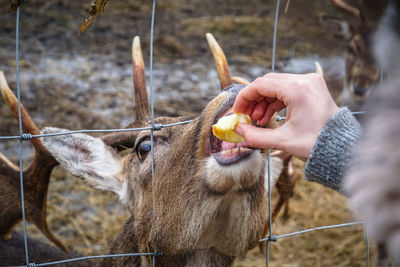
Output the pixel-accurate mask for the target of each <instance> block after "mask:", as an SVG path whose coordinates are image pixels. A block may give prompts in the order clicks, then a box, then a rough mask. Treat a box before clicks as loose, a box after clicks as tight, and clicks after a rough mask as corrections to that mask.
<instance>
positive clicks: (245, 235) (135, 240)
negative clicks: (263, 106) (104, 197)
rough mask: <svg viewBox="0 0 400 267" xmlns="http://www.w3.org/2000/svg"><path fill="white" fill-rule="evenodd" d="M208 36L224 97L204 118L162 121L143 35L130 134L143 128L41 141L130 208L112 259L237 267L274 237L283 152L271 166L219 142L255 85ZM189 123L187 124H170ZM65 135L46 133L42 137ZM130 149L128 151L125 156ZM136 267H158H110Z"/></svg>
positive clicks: (261, 153)
mask: <svg viewBox="0 0 400 267" xmlns="http://www.w3.org/2000/svg"><path fill="white" fill-rule="evenodd" d="M207 36H208V37H207V39H208V41H209V44H210V46H211V49H212V50H213V51H217V53H214V57H215V59H216V62H219V64H217V70H218V74H219V77H220V83H221V89H222V92H221V93H220V94H219V95H217V96H216V97H214V98H213V99H212V100H211V101H210V102H209V103H208V104H207V106H206V107H205V108H204V110H203V111H202V112H201V114H200V115H199V116H189V117H158V118H155V119H154V123H153V121H152V120H151V117H150V108H149V103H148V99H147V92H146V83H145V74H144V63H143V56H142V53H141V47H140V38H139V37H138V36H136V37H135V38H134V40H133V44H132V61H133V69H134V88H135V101H136V118H135V120H134V121H133V122H132V123H131V124H129V125H128V126H127V128H140V127H141V128H142V129H143V130H140V131H127V132H116V133H113V134H107V135H104V136H101V137H97V138H95V137H92V136H89V135H86V134H68V135H61V136H52V137H41V138H40V139H35V138H34V139H32V141H33V140H35V141H36V142H37V143H39V144H41V145H43V147H44V148H45V149H46V151H48V152H49V153H50V155H51V157H50V158H51V160H52V161H53V160H54V159H55V161H56V162H57V163H59V164H60V165H61V166H62V167H64V168H65V169H66V170H67V171H69V172H70V173H72V174H73V175H75V176H77V177H79V178H82V179H83V180H85V181H86V182H87V184H88V185H89V186H92V187H94V188H97V189H101V190H108V191H111V192H114V193H115V194H116V195H118V197H119V199H120V201H121V202H122V203H123V204H124V205H125V206H126V208H127V209H128V210H129V211H130V214H131V216H130V218H129V219H128V221H127V222H126V224H125V225H124V226H123V229H122V231H121V232H120V234H119V235H118V236H117V237H116V239H115V241H114V242H113V244H112V245H111V248H110V253H111V254H116V253H118V254H121V253H132V252H153V251H155V252H159V253H162V256H159V257H157V258H156V261H157V265H161V266H230V265H231V264H232V262H233V261H234V259H235V257H237V256H239V255H243V254H244V253H245V252H246V251H248V250H249V249H251V248H253V247H255V246H256V245H257V244H258V243H259V240H260V239H261V238H262V237H263V236H265V234H266V227H265V225H266V222H267V220H268V219H267V217H268V216H267V199H266V192H267V190H269V188H268V186H267V183H266V181H265V179H266V177H268V172H269V173H270V178H271V184H272V185H273V184H274V183H275V182H276V181H277V180H278V177H280V176H281V175H280V174H281V171H282V169H283V161H284V160H282V159H281V157H282V153H279V151H275V152H273V153H272V154H271V160H270V169H269V170H268V167H267V166H268V164H267V155H266V153H267V152H266V150H264V149H254V148H252V147H249V146H248V145H247V143H246V142H243V143H240V144H233V143H228V142H225V141H221V140H219V139H217V138H216V137H215V136H213V134H212V132H211V126H212V125H213V124H215V123H216V121H217V120H218V119H219V118H221V117H222V116H226V115H229V114H231V113H232V109H231V107H232V105H233V103H234V100H235V97H236V95H237V93H238V92H239V91H240V90H241V89H242V88H243V87H244V86H243V85H240V84H234V83H233V81H239V82H245V80H244V79H243V78H240V77H239V78H234V76H231V74H230V71H229V67H228V64H227V61H226V58H225V56H224V55H223V51H222V49H221V48H220V47H219V45H218V43H217V42H216V41H215V40H212V39H214V38H211V37H212V36H211V35H207ZM210 36H211V37H210ZM221 52H222V53H221ZM188 120H191V121H190V122H189V123H186V122H187V121H188ZM181 122H185V124H182V125H179V126H174V127H168V125H172V124H174V123H181ZM153 124H154V125H157V127H154V126H153ZM146 127H147V128H146ZM64 131H66V130H65V129H60V128H55V127H45V128H44V129H42V131H41V133H42V134H52V133H59V132H64ZM151 132H153V137H154V139H153V144H152V142H151ZM123 149H128V151H126V152H128V153H119V151H121V150H123ZM152 149H153V152H154V175H152V155H151V154H152ZM274 153H275V154H274ZM128 264H129V265H132V266H150V265H151V264H152V260H151V259H150V258H149V257H144V256H124V257H114V258H106V259H104V260H103V262H102V263H101V265H103V266H110V265H112V266H125V265H128Z"/></svg>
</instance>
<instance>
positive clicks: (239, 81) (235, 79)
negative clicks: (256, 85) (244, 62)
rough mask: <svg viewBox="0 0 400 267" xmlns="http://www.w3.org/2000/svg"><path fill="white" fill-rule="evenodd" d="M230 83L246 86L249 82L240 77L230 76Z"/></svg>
mask: <svg viewBox="0 0 400 267" xmlns="http://www.w3.org/2000/svg"><path fill="white" fill-rule="evenodd" d="M232 82H235V83H238V84H244V85H248V84H250V82H249V81H248V80H246V79H245V78H242V77H240V76H232Z"/></svg>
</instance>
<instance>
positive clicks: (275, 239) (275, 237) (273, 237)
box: [268, 235, 278, 242]
mask: <svg viewBox="0 0 400 267" xmlns="http://www.w3.org/2000/svg"><path fill="white" fill-rule="evenodd" d="M268 241H271V242H278V237H277V236H276V235H270V236H269V237H268Z"/></svg>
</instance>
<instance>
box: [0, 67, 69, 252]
mask: <svg viewBox="0 0 400 267" xmlns="http://www.w3.org/2000/svg"><path fill="white" fill-rule="evenodd" d="M0 91H1V94H2V95H3V98H4V100H5V101H6V103H7V105H8V106H9V107H10V109H11V111H12V112H13V113H14V116H15V117H18V100H17V98H16V97H15V95H14V94H13V93H12V91H11V89H10V87H9V86H8V84H7V80H6V78H5V75H4V73H3V72H2V71H0ZM21 123H22V127H23V129H24V131H26V132H29V133H31V134H40V131H39V129H38V128H37V126H36V124H35V123H34V122H33V120H32V118H31V117H30V116H29V114H28V112H27V111H26V110H25V108H24V107H23V106H22V105H21ZM31 142H32V144H33V146H34V147H35V157H34V159H33V161H32V164H31V165H30V166H29V168H27V169H26V170H24V171H23V176H24V191H25V194H24V199H25V200H26V201H25V212H26V219H27V220H28V221H31V222H33V223H34V224H35V225H36V226H37V227H38V228H39V229H40V230H41V231H42V233H43V234H44V235H45V236H46V237H47V238H48V239H49V240H51V241H52V242H53V243H54V244H55V245H57V246H58V247H59V248H61V249H62V250H64V251H66V252H68V249H67V247H66V246H65V245H64V244H63V243H62V242H61V241H60V240H58V239H57V238H56V237H55V236H54V235H53V234H52V233H51V232H50V230H49V228H48V225H47V220H46V209H47V202H46V198H47V190H48V186H49V181H50V175H51V172H52V170H53V168H54V167H55V166H57V165H58V162H57V161H56V160H55V159H54V157H53V156H51V154H50V153H49V152H48V150H47V149H46V148H45V147H44V146H43V144H42V143H41V141H40V140H39V139H37V138H33V139H32V140H31ZM19 171H20V170H19V167H18V166H16V165H15V164H13V163H12V162H11V161H10V160H8V159H7V158H6V157H5V156H4V155H2V154H1V153H0V237H1V238H3V239H7V238H9V236H10V234H11V231H12V229H13V228H14V226H15V225H16V224H17V223H18V222H19V221H20V220H21V219H22V214H21V195H20V194H19V190H20V188H19V183H18V181H19Z"/></svg>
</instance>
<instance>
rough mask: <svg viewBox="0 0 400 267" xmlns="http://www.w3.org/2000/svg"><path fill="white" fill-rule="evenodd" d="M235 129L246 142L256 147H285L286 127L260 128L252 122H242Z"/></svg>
mask: <svg viewBox="0 0 400 267" xmlns="http://www.w3.org/2000/svg"><path fill="white" fill-rule="evenodd" d="M235 131H236V132H237V133H238V134H239V135H241V136H243V138H244V139H245V140H246V143H247V144H248V145H249V146H250V147H254V148H276V149H283V148H284V147H285V141H284V139H282V137H285V136H287V135H285V134H284V133H283V131H285V130H284V128H282V127H278V128H275V129H267V128H260V127H256V126H253V125H250V124H245V123H240V124H238V126H236V128H235Z"/></svg>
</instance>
